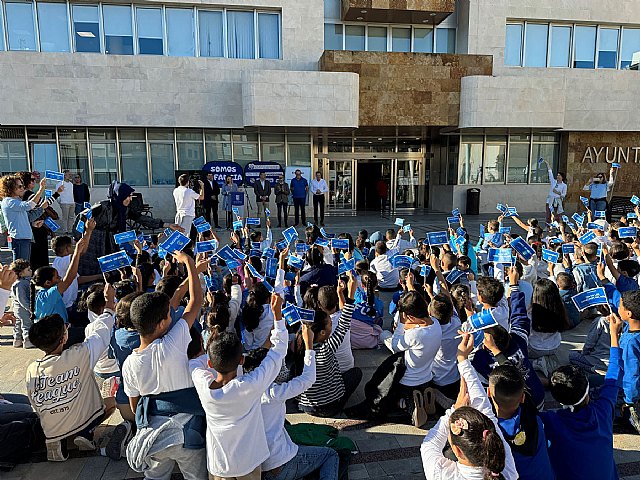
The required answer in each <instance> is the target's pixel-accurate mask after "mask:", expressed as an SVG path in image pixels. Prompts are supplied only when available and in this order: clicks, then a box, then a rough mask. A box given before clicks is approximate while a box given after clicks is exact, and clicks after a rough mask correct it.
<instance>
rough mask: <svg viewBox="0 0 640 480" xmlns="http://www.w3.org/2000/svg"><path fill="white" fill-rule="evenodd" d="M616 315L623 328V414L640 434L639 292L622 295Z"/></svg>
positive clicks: (621, 345) (621, 343)
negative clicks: (617, 314) (623, 325)
mask: <svg viewBox="0 0 640 480" xmlns="http://www.w3.org/2000/svg"><path fill="white" fill-rule="evenodd" d="M618 313H619V314H620V318H621V319H622V321H623V322H625V327H624V329H623V330H624V331H623V333H622V335H621V336H620V348H621V349H622V370H623V372H624V376H623V377H622V388H623V392H624V406H623V413H624V415H625V416H627V415H628V416H629V421H630V422H631V425H633V428H635V429H636V432H638V433H640V291H638V290H635V291H632V292H625V293H623V294H622V299H621V300H620V305H619V307H618Z"/></svg>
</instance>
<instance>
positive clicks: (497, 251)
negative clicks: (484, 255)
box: [488, 248, 514, 264]
mask: <svg viewBox="0 0 640 480" xmlns="http://www.w3.org/2000/svg"><path fill="white" fill-rule="evenodd" d="M488 261H489V262H493V263H509V264H512V263H513V262H514V257H513V255H512V254H511V249H510V248H490V249H489V257H488Z"/></svg>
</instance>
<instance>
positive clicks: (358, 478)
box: [349, 464, 371, 480]
mask: <svg viewBox="0 0 640 480" xmlns="http://www.w3.org/2000/svg"><path fill="white" fill-rule="evenodd" d="M365 478H371V477H370V476H369V472H367V469H366V467H365V466H364V465H362V464H360V465H349V480H362V479H365Z"/></svg>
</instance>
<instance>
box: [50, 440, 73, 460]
mask: <svg viewBox="0 0 640 480" xmlns="http://www.w3.org/2000/svg"><path fill="white" fill-rule="evenodd" d="M67 458H69V456H68V455H66V456H65V455H64V454H63V453H62V442H47V460H49V461H50V462H64V461H65V460H67Z"/></svg>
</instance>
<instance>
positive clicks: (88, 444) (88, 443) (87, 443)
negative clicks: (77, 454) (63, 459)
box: [73, 435, 96, 452]
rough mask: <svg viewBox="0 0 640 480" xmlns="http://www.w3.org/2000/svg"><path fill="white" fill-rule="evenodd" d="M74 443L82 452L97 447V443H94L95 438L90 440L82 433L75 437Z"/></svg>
mask: <svg viewBox="0 0 640 480" xmlns="http://www.w3.org/2000/svg"><path fill="white" fill-rule="evenodd" d="M73 443H74V444H75V446H76V447H78V450H80V451H81V452H89V451H93V450H95V449H96V444H95V443H93V440H89V439H88V438H86V437H83V436H80V435H78V436H77V437H76V438H74V439H73Z"/></svg>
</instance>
